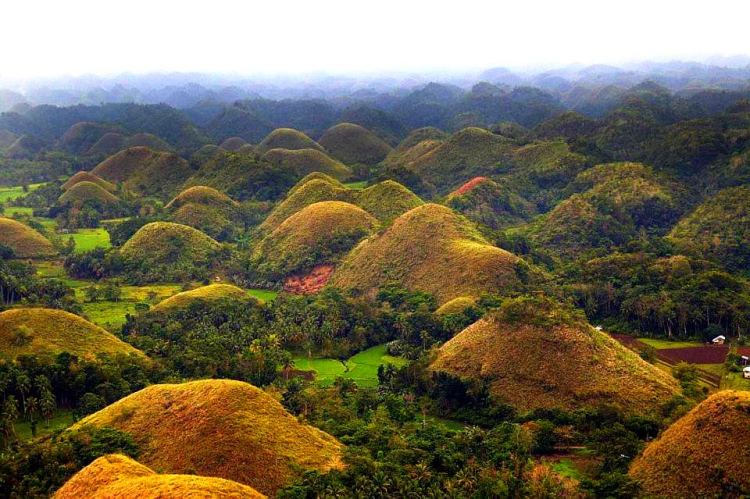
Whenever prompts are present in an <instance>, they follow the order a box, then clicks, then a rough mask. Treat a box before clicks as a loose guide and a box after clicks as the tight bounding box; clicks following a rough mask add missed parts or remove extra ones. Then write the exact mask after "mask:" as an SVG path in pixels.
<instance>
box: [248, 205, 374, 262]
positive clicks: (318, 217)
mask: <svg viewBox="0 0 750 499" xmlns="http://www.w3.org/2000/svg"><path fill="white" fill-rule="evenodd" d="M377 225H378V220H377V219H376V218H374V217H373V216H372V215H370V214H369V213H367V212H366V211H365V210H363V209H362V208H359V207H357V206H355V205H353V204H350V203H346V202H343V201H321V202H318V203H313V204H310V205H308V206H306V207H304V208H302V209H301V210H300V211H298V212H296V213H294V214H293V215H291V216H290V217H289V218H287V219H286V220H284V221H283V222H282V223H281V224H280V225H279V226H278V227H276V228H275V229H274V230H273V231H272V232H271V233H270V234H268V235H267V236H266V237H265V238H263V239H262V240H261V241H260V243H259V244H258V245H257V246H256V248H255V251H254V255H253V260H254V262H255V266H256V268H257V269H258V271H259V272H260V273H261V274H263V275H268V276H277V277H282V276H286V275H288V274H292V273H296V272H301V271H305V270H309V269H311V268H312V267H314V266H315V265H318V264H321V263H334V262H335V261H337V260H338V259H339V258H340V257H341V256H342V255H344V254H346V252H348V251H349V250H350V249H351V248H352V247H353V246H354V245H355V244H357V242H359V241H360V240H361V239H362V238H363V237H365V236H367V235H368V234H370V233H371V232H372V231H373V230H374V229H375V227H376V226H377Z"/></svg>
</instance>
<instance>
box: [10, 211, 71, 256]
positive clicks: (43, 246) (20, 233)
mask: <svg viewBox="0 0 750 499" xmlns="http://www.w3.org/2000/svg"><path fill="white" fill-rule="evenodd" d="M0 244H2V245H4V246H8V247H9V248H10V249H12V250H13V254H14V256H16V257H17V258H39V257H45V256H52V255H54V254H55V253H57V251H55V248H54V247H53V246H52V243H50V242H49V241H48V240H47V238H45V237H44V236H43V235H41V234H40V233H39V232H37V231H35V230H34V229H32V228H31V227H29V226H28V225H24V224H22V223H21V222H17V221H15V220H13V219H10V218H4V217H0Z"/></svg>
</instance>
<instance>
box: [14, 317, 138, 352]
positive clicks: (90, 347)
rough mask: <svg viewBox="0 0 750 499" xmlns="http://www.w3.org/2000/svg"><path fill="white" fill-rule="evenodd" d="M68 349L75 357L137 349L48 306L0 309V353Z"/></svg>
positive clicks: (84, 321)
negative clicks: (0, 311) (2, 310)
mask: <svg viewBox="0 0 750 499" xmlns="http://www.w3.org/2000/svg"><path fill="white" fill-rule="evenodd" d="M62 352H68V353H70V354H72V355H76V356H78V357H87V358H94V357H96V355H97V354H100V353H107V354H110V355H114V354H136V355H143V354H142V353H141V352H140V351H139V350H136V349H135V348H133V347H132V346H130V345H128V344H127V343H125V342H124V341H122V340H120V339H118V338H117V337H115V336H114V335H113V334H111V333H109V332H107V331H105V330H104V329H102V328H100V327H99V326H97V325H95V324H92V323H90V322H88V321H87V320H85V319H83V318H81V317H79V316H77V315H74V314H71V313H69V312H65V311H63V310H57V309H49V308H14V309H10V310H6V311H5V312H2V313H0V354H1V355H2V356H4V357H7V358H10V359H15V358H16V357H18V356H19V355H38V356H42V357H50V358H51V357H54V356H56V355H57V354H59V353H62Z"/></svg>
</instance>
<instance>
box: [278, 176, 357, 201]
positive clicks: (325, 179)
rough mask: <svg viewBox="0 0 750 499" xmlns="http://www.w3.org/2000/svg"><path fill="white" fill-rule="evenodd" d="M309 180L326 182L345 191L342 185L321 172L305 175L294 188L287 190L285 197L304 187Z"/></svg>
mask: <svg viewBox="0 0 750 499" xmlns="http://www.w3.org/2000/svg"><path fill="white" fill-rule="evenodd" d="M311 180H322V181H323V182H328V183H329V184H331V185H332V186H334V187H338V188H340V189H346V187H345V186H344V184H342V183H341V182H340V181H338V180H336V179H335V178H333V177H331V176H330V175H326V174H325V173H322V172H312V173H310V174H308V175H305V176H304V177H303V178H302V179H301V180H299V181H298V182H297V183H296V184H294V186H293V187H292V188H291V189H289V191H288V192H287V193H286V195H287V197H289V196H291V195H292V194H294V193H295V192H296V191H297V190H298V189H299V188H300V187H302V186H303V185H305V184H306V183H308V182H309V181H311Z"/></svg>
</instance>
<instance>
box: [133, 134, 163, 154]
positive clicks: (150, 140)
mask: <svg viewBox="0 0 750 499" xmlns="http://www.w3.org/2000/svg"><path fill="white" fill-rule="evenodd" d="M127 147H148V148H149V149H151V150H154V151H171V150H172V146H170V145H169V144H167V142H166V141H164V140H162V139H161V138H159V137H157V136H156V135H154V134H152V133H146V132H141V133H136V134H133V135H131V136H130V137H128V139H127Z"/></svg>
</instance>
